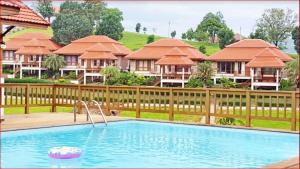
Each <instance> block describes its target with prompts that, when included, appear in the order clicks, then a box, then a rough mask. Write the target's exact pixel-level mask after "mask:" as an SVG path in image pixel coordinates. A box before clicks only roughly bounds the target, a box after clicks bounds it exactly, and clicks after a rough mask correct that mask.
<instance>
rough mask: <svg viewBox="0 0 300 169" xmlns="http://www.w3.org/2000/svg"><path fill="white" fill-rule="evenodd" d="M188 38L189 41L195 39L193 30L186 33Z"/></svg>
mask: <svg viewBox="0 0 300 169" xmlns="http://www.w3.org/2000/svg"><path fill="white" fill-rule="evenodd" d="M186 38H187V39H188V40H192V39H194V31H193V29H192V28H190V29H189V30H188V31H187V32H186Z"/></svg>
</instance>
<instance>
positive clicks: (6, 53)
mask: <svg viewBox="0 0 300 169" xmlns="http://www.w3.org/2000/svg"><path fill="white" fill-rule="evenodd" d="M3 56H4V57H3V60H14V52H13V51H11V50H8V51H4V52H3Z"/></svg>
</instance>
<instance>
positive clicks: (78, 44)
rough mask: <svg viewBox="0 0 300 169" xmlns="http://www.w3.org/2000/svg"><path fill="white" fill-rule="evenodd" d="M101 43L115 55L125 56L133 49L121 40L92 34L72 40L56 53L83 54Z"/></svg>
mask: <svg viewBox="0 0 300 169" xmlns="http://www.w3.org/2000/svg"><path fill="white" fill-rule="evenodd" d="M97 43H100V44H101V45H102V46H104V48H106V49H107V50H109V51H111V52H112V54H114V55H121V56H125V55H127V54H129V53H131V51H130V50H129V49H128V48H126V47H125V46H123V45H122V44H121V43H120V42H118V41H115V40H113V39H110V38H109V37H107V36H102V35H92V36H88V37H85V38H82V39H78V40H75V41H72V42H71V43H70V44H68V45H66V46H64V47H62V48H60V49H59V50H57V51H55V52H54V53H56V54H60V55H82V54H83V53H84V52H85V51H86V50H87V49H88V48H90V47H92V46H94V45H95V44H97Z"/></svg>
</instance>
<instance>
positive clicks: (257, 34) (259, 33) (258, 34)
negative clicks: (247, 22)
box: [249, 28, 268, 41]
mask: <svg viewBox="0 0 300 169" xmlns="http://www.w3.org/2000/svg"><path fill="white" fill-rule="evenodd" d="M249 37H250V38H251V39H262V40H265V41H268V37H267V34H266V32H265V31H264V30H261V29H259V28H258V29H256V30H255V31H254V32H251V33H250V36H249Z"/></svg>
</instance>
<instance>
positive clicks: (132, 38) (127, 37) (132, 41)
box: [4, 28, 220, 55]
mask: <svg viewBox="0 0 300 169" xmlns="http://www.w3.org/2000/svg"><path fill="white" fill-rule="evenodd" d="M28 32H41V33H45V34H46V35H48V36H51V37H52V36H53V31H52V29H51V28H48V29H34V28H26V29H23V30H20V31H17V32H13V33H9V34H8V35H7V36H6V37H5V38H4V41H7V40H8V39H9V38H12V37H15V36H17V35H21V34H24V33H28ZM148 36H149V35H147V34H143V33H135V32H124V33H123V38H122V39H121V40H120V42H121V43H123V44H124V45H125V46H126V47H128V48H129V49H131V50H133V51H136V50H138V49H140V48H141V47H143V46H144V45H145V44H146V43H147V37H148ZM161 38H163V37H161V36H155V40H158V39H161ZM185 42H187V43H189V44H191V45H192V46H194V47H195V48H196V49H198V48H199V46H200V45H204V46H205V47H206V52H207V55H211V54H213V53H215V52H217V51H219V50H220V48H219V46H218V44H209V43H207V42H194V41H185Z"/></svg>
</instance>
